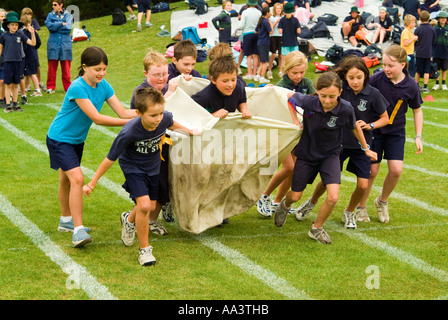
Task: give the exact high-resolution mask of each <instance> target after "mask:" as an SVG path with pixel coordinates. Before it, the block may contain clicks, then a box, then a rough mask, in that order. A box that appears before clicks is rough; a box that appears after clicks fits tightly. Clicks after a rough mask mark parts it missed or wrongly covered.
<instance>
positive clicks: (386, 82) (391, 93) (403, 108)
mask: <svg viewBox="0 0 448 320" xmlns="http://www.w3.org/2000/svg"><path fill="white" fill-rule="evenodd" d="M403 73H404V74H405V75H406V76H405V78H404V79H403V80H402V81H401V82H399V83H397V84H394V83H392V81H390V79H389V78H388V77H387V76H386V75H385V74H384V72H383V71H381V72H377V73H374V74H373V75H372V76H370V81H369V84H370V85H371V86H372V87H374V88H377V89H378V90H379V91H380V92H382V93H383V94H384V97H385V98H386V99H387V101H388V102H389V106H388V107H387V113H388V115H389V118H390V116H391V114H392V112H393V110H394V108H395V106H396V105H397V102H398V101H400V100H403V102H402V103H401V105H400V108H399V109H398V112H397V114H396V116H395V118H394V120H393V123H392V124H391V125H390V124H388V125H386V126H384V127H382V128H379V129H376V130H377V131H379V132H380V133H382V134H389V133H395V132H398V131H401V130H404V128H405V126H406V112H407V111H408V107H410V108H411V109H418V108H420V107H421V104H422V103H423V100H422V96H421V94H420V90H419V88H418V84H417V82H415V80H414V79H412V78H411V77H410V76H409V73H408V71H407V70H403Z"/></svg>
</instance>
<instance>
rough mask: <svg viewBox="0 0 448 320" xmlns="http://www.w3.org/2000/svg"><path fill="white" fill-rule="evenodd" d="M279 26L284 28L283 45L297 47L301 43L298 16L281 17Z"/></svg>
mask: <svg viewBox="0 0 448 320" xmlns="http://www.w3.org/2000/svg"><path fill="white" fill-rule="evenodd" d="M278 28H279V29H282V47H296V46H298V45H299V42H298V41H297V36H298V34H297V29H298V28H300V23H299V20H297V18H296V17H294V16H291V18H290V19H286V16H285V17H283V18H281V20H280V22H279V23H278Z"/></svg>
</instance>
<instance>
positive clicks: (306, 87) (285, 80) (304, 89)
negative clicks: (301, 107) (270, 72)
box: [276, 74, 316, 94]
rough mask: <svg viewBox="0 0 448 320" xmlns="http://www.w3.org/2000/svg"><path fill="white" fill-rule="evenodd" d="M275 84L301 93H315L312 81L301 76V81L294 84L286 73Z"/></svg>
mask: <svg viewBox="0 0 448 320" xmlns="http://www.w3.org/2000/svg"><path fill="white" fill-rule="evenodd" d="M276 86H277V87H282V88H286V89H289V90H292V91H294V92H300V93H302V94H313V93H316V89H315V88H314V85H313V81H312V80H311V79H308V78H303V79H302V81H300V82H299V83H298V84H297V85H295V84H294V82H292V81H291V79H289V77H288V75H286V74H285V75H284V76H283V77H282V79H281V80H280V81H279V82H277V84H276Z"/></svg>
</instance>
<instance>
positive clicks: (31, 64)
mask: <svg viewBox="0 0 448 320" xmlns="http://www.w3.org/2000/svg"><path fill="white" fill-rule="evenodd" d="M38 66H39V61H38V60H37V59H36V60H29V59H25V68H24V70H23V75H24V76H31V75H33V74H37V67H38Z"/></svg>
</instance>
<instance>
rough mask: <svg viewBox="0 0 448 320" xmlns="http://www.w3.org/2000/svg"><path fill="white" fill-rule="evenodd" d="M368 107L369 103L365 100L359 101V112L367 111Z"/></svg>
mask: <svg viewBox="0 0 448 320" xmlns="http://www.w3.org/2000/svg"><path fill="white" fill-rule="evenodd" d="M366 105H367V101H366V100H363V99H360V100H359V104H358V110H359V111H366V110H367V108H366Z"/></svg>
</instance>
